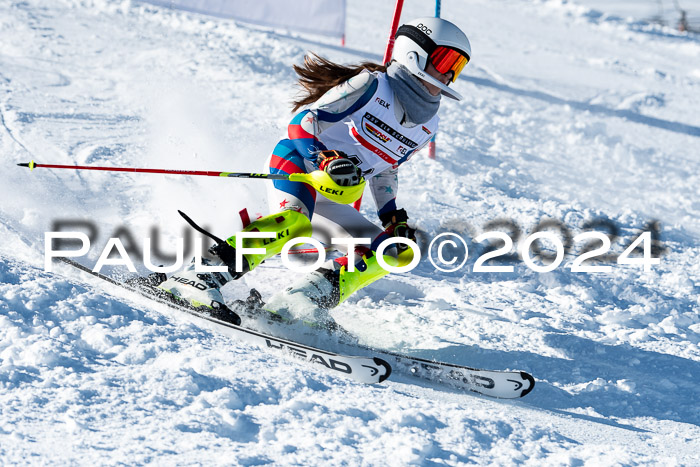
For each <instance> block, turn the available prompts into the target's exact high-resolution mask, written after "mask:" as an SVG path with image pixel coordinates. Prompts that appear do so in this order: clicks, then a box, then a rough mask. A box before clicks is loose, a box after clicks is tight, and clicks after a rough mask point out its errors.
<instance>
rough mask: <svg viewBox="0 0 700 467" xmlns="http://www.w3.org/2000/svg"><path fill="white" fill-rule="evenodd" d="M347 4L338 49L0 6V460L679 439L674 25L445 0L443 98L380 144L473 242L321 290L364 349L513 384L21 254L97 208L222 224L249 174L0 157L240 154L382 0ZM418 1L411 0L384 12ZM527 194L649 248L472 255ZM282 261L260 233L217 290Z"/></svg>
mask: <svg viewBox="0 0 700 467" xmlns="http://www.w3.org/2000/svg"><path fill="white" fill-rule="evenodd" d="M349 3H350V6H351V8H350V9H349V11H348V36H347V47H346V48H341V47H338V46H337V45H336V44H334V43H332V42H331V41H328V40H327V39H323V38H313V37H297V36H296V35H290V34H288V33H282V32H270V31H266V30H262V29H260V28H256V27H251V26H246V25H242V24H237V23H235V22H231V21H222V20H213V19H208V18H205V17H201V16H197V15H191V14H183V13H178V12H174V11H171V10H168V9H162V8H156V7H152V6H148V5H144V4H139V3H137V2H128V1H124V2H112V1H107V0H61V1H57V2H49V1H45V0H32V1H27V2H24V1H23V2H7V3H4V4H2V5H1V6H0V44H1V45H2V47H0V151H2V154H3V160H4V161H5V162H6V168H5V170H4V171H3V172H2V173H1V174H0V177H2V182H1V184H0V186H1V187H2V188H0V190H1V193H2V199H3V201H2V204H1V205H0V234H2V238H3V242H2V243H0V297H2V299H1V300H0V463H2V464H45V463H52V464H53V463H58V464H72V463H79V464H90V463H99V464H117V463H123V464H143V463H158V464H183V463H185V464H189V463H196V464H227V465H231V464H233V465H261V464H274V465H280V464H294V465H297V464H298V465H310V464H315V465H346V464H347V465H385V464H389V465H409V464H422V465H441V464H447V465H461V464H470V463H479V464H496V465H510V464H513V463H525V464H530V465H582V464H585V465H638V464H664V465H696V464H698V463H700V457H699V455H698V452H700V441H699V440H700V428H699V426H700V406H699V405H698V400H700V389H698V386H700V376H698V375H700V347H699V345H700V319H699V310H700V293H699V292H700V262H698V257H700V244H699V242H698V237H699V236H700V196H699V194H700V193H699V191H698V186H700V170H699V166H700V164H699V163H698V159H697V157H698V151H697V149H696V148H697V146H698V140H699V138H700V113H698V112H696V111H694V109H697V108H698V104H699V103H700V102H699V101H700V97H699V96H700V93H698V89H700V65H698V63H700V61H699V60H698V58H700V40H699V39H698V38H697V36H694V35H692V34H691V35H688V34H681V33H678V32H676V31H674V30H672V29H668V28H662V27H660V26H653V25H648V24H646V23H644V22H642V21H639V20H634V19H625V18H621V17H619V16H614V15H609V14H606V13H604V12H601V11H599V10H595V9H591V8H589V7H586V6H582V5H579V4H576V3H571V2H561V1H554V0H550V1H537V2H524V1H515V0H505V1H502V2H488V1H485V0H482V1H476V2H468V3H467V2H458V1H456V0H453V1H447V0H446V1H444V2H443V7H442V8H443V9H442V11H443V16H445V17H448V18H450V19H454V20H455V21H456V22H457V23H458V24H460V25H461V26H463V27H464V28H465V30H466V31H467V32H468V35H469V37H470V39H471V41H472V47H473V50H474V57H473V60H472V63H470V64H469V66H468V67H467V68H466V69H465V78H466V79H463V80H460V82H458V83H456V84H455V85H456V86H457V89H458V90H459V91H460V92H461V93H463V94H464V95H466V96H467V98H466V99H465V101H464V102H463V103H454V102H447V101H446V100H445V101H443V104H444V105H443V106H442V108H441V110H440V112H441V133H440V135H439V137H438V150H439V154H438V159H437V160H436V161H431V160H428V159H427V158H426V157H425V155H423V154H419V155H417V156H416V157H414V159H413V160H412V161H410V162H409V163H408V164H406V165H404V166H403V167H402V171H401V172H402V173H401V191H400V193H399V204H400V205H401V206H404V207H405V208H406V209H407V211H408V213H409V215H410V216H411V220H412V221H414V222H415V223H416V225H417V226H418V227H419V228H420V230H421V231H422V232H424V235H425V237H426V238H432V237H433V236H435V235H436V234H438V233H440V232H443V231H450V232H456V233H459V234H462V235H463V236H464V237H465V239H467V241H468V246H469V251H470V255H469V259H468V261H467V263H466V265H465V266H464V268H462V269H460V270H459V271H458V272H454V273H442V272H439V271H436V270H435V268H433V267H432V266H431V265H430V264H429V263H428V262H427V260H425V259H424V260H423V261H422V263H421V264H420V265H419V266H418V268H416V269H415V270H414V271H413V272H411V273H410V274H404V275H400V276H399V275H394V276H389V277H388V278H386V279H384V280H382V281H380V282H377V283H375V284H373V285H372V286H370V287H368V288H367V289H365V290H363V291H361V292H359V293H358V294H357V295H356V296H354V297H352V298H351V299H350V300H348V302H346V303H345V304H343V306H342V307H340V308H339V309H338V310H335V311H334V312H333V316H334V317H335V319H336V320H337V321H338V322H339V323H340V324H341V325H343V326H344V327H345V328H346V329H348V330H350V331H351V332H353V333H355V334H356V335H357V336H358V338H359V339H360V341H361V342H362V343H364V344H367V345H370V346H376V347H380V348H386V349H389V350H394V351H398V352H403V353H410V354H415V355H418V356H421V357H425V358H435V359H438V360H443V361H448V362H454V363H459V364H465V365H469V366H475V367H484V368H494V369H497V368H503V369H505V368H511V369H522V370H525V371H528V372H530V373H532V374H533V375H534V376H535V378H536V379H537V386H536V387H535V390H534V391H533V392H532V393H531V394H530V395H528V396H527V397H526V398H525V399H523V400H520V401H510V402H508V401H496V400H490V399H488V398H484V397H479V396H475V395H464V394H460V393H457V392H454V391H452V390H449V389H445V388H442V387H439V386H433V385H430V384H425V383H420V385H418V384H416V383H415V381H412V380H411V379H410V378H407V377H396V378H394V377H392V378H391V380H390V381H388V382H386V383H383V384H381V385H376V386H360V385H358V384H356V383H353V382H350V381H347V380H344V379H338V378H334V377H332V376H330V375H327V374H325V373H323V372H320V371H318V370H316V369H314V368H313V367H312V366H307V365H304V364H299V363H298V362H294V361H291V360H288V359H285V358H281V357H279V356H276V355H269V354H266V353H264V352H262V351H260V350H258V349H255V348H252V347H249V346H247V345H246V344H243V343H240V342H235V341H232V340H231V339H229V338H227V337H225V336H222V335H219V334H217V333H216V332H215V331H213V330H210V329H207V328H203V327H199V326H197V324H196V322H193V321H192V320H188V319H185V318H184V317H182V316H178V315H177V314H176V313H175V312H173V311H172V310H170V309H168V308H167V307H165V306H161V305H157V304H153V303H151V302H150V301H148V300H147V299H143V298H138V297H133V296H129V295H128V294H124V293H123V292H120V291H118V290H116V289H115V288H110V287H109V286H105V285H104V284H101V283H99V282H95V281H94V280H91V279H89V278H87V277H85V276H83V275H81V274H77V273H76V272H75V271H73V270H71V269H70V268H66V267H65V266H63V267H62V266H59V265H56V266H54V267H55V272H54V273H48V272H44V271H43V254H42V253H43V249H44V244H43V233H44V232H45V231H49V230H52V229H53V226H54V224H55V222H56V221H67V220H72V221H79V222H82V223H83V227H82V228H85V225H86V223H87V224H90V223H92V224H93V225H94V226H95V227H96V229H97V230H96V232H94V233H95V234H96V239H95V241H94V242H93V248H92V249H91V251H90V254H89V257H88V258H84V261H83V262H84V263H85V264H94V262H95V261H96V259H97V257H98V256H99V253H100V252H101V247H102V246H104V244H105V242H106V240H107V238H109V237H110V236H112V235H113V234H114V233H115V232H119V229H120V226H127V227H128V232H129V233H130V234H131V238H130V239H127V240H131V241H132V243H133V245H131V246H133V247H134V248H136V249H138V248H140V246H141V239H142V238H144V237H147V236H151V237H154V238H155V237H157V238H159V239H160V241H161V245H163V249H164V250H166V251H168V249H167V245H172V242H173V240H174V239H175V238H178V237H181V236H182V235H183V232H185V229H184V228H183V222H182V220H181V219H180V218H179V216H177V214H176V209H182V210H183V211H185V212H188V213H190V214H191V215H192V216H193V218H195V220H196V221H198V222H201V223H202V224H204V225H206V226H207V227H209V228H210V229H211V230H212V231H214V232H215V233H217V234H218V235H220V236H223V235H230V234H232V233H233V232H235V231H236V229H238V228H240V222H239V221H238V219H237V213H238V211H239V210H240V209H242V208H243V207H247V208H248V209H249V211H250V212H251V214H253V215H256V214H257V213H263V212H266V206H265V202H264V200H263V199H262V198H263V197H264V185H262V183H264V182H261V181H256V180H252V181H239V180H236V181H233V182H232V181H230V180H219V179H215V178H214V179H209V178H206V179H202V178H204V177H200V178H197V177H182V176H160V175H138V174H121V173H120V174H115V173H106V172H105V173H103V172H70V171H50V170H45V169H37V170H36V171H34V172H33V173H30V172H29V171H27V170H26V169H20V168H18V167H15V165H14V164H15V163H18V162H27V161H29V160H32V159H33V160H36V161H37V162H39V163H41V162H45V163H57V164H92V165H127V166H137V167H156V168H180V169H198V170H226V171H259V170H260V167H261V164H262V162H263V160H264V158H265V156H266V155H267V154H268V152H269V151H270V150H271V148H272V147H273V146H274V144H275V143H276V141H277V139H278V138H279V136H280V134H281V133H282V131H283V130H284V127H285V125H286V123H287V122H288V120H289V118H290V115H289V114H288V110H289V106H288V102H289V100H290V98H291V96H292V95H293V93H294V86H293V82H294V74H293V71H292V70H291V65H292V64H293V63H299V62H300V61H301V59H302V57H303V55H304V53H305V52H306V51H307V50H313V51H317V52H320V53H321V54H323V55H326V56H328V57H330V58H331V59H334V60H338V61H342V62H357V61H360V60H366V59H370V60H377V61H378V60H380V58H381V57H380V55H379V53H377V52H379V51H382V50H383V44H384V41H385V40H386V34H387V29H388V22H389V19H388V18H390V17H391V11H392V6H391V5H390V2H387V3H386V5H385V4H381V5H378V4H376V2H375V3H370V2H368V1H366V0H351V1H350V2H349ZM627 3H629V2H627ZM368 11H372V12H373V14H372V15H369V16H368V15H367V14H366V12H368ZM504 12H506V13H504ZM432 14H433V10H432V6H430V5H428V4H427V3H426V4H421V2H407V3H406V6H405V7H404V15H403V18H410V17H416V16H421V15H432ZM370 51H374V53H373V52H370ZM373 210H374V206H373V202H372V201H371V200H369V199H367V200H366V202H365V203H364V206H363V212H365V213H366V214H367V215H368V216H371V215H373V214H372V211H373ZM546 219H551V220H556V221H559V222H561V223H563V225H565V226H566V227H567V229H568V230H569V231H570V232H571V234H572V235H576V234H577V233H580V232H582V231H583V226H584V224H585V222H586V221H588V220H591V219H606V220H607V221H608V222H610V223H612V224H613V225H614V226H615V227H616V228H617V229H618V231H619V237H620V238H619V239H618V240H617V241H616V242H615V243H614V244H613V249H612V251H613V252H614V253H615V254H619V253H620V252H622V250H623V249H624V247H625V246H626V245H628V244H629V243H630V242H631V241H632V240H633V239H634V238H635V237H636V235H637V234H638V233H639V231H640V230H641V229H643V228H645V226H646V225H647V224H648V223H649V222H651V221H658V225H659V226H660V227H659V228H660V236H661V241H660V243H657V246H660V247H662V248H663V250H664V251H663V254H662V256H661V264H660V265H658V266H655V267H653V268H652V269H651V271H643V270H642V268H641V267H639V266H623V265H616V264H613V265H612V271H611V272H610V273H598V274H581V273H578V274H577V273H573V272H571V270H570V267H571V263H572V261H573V258H574V256H573V255H567V257H566V259H565V261H564V263H563V264H562V265H561V266H559V267H558V268H557V269H556V270H555V271H553V272H550V273H546V274H538V273H535V272H533V271H532V270H530V269H528V268H527V267H526V266H525V265H524V264H523V263H522V262H516V263H514V266H515V271H514V272H513V273H474V272H472V268H473V267H474V262H475V259H476V257H477V256H478V255H479V254H480V253H481V252H482V251H483V245H479V244H476V243H475V242H474V241H473V239H474V238H475V237H476V236H478V235H479V234H480V233H483V232H484V231H487V230H489V229H490V228H489V223H493V222H494V221H499V220H501V221H503V220H508V221H509V222H512V223H515V224H516V225H517V227H518V228H519V229H520V231H521V236H522V237H524V236H525V235H527V234H528V233H530V232H531V231H532V229H533V228H535V226H536V225H537V224H538V223H539V222H540V221H541V220H546ZM122 233H124V232H123V231H122ZM125 243H126V242H125ZM580 250H581V245H580V244H575V245H574V246H573V249H572V253H573V254H576V253H578V252H580ZM289 281H290V277H289V274H288V273H287V272H286V271H285V270H284V269H283V267H282V266H281V263H280V262H279V261H276V260H270V261H268V262H266V263H265V264H264V265H262V266H261V267H260V268H259V269H257V270H256V271H253V272H252V273H250V274H248V275H246V276H245V277H244V278H243V279H242V280H241V281H239V283H237V284H232V285H231V286H227V287H226V288H225V289H224V292H225V295H226V297H227V298H229V299H234V298H240V297H242V296H244V295H245V293H246V290H247V288H248V287H256V288H258V289H259V290H260V291H261V292H262V293H263V295H264V296H269V294H271V293H272V292H274V291H275V290H278V289H279V287H283V286H285V285H287V284H288V283H289ZM297 337H298V338H300V339H309V337H308V336H304V335H300V336H297ZM309 343H312V344H313V343H315V342H309ZM316 343H317V342H316ZM323 343H324V344H325V345H332V343H331V342H323Z"/></svg>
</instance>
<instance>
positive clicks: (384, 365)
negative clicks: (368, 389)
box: [373, 357, 391, 383]
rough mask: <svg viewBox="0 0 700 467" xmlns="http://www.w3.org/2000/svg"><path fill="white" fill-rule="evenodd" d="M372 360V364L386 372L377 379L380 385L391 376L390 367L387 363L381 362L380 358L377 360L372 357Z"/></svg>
mask: <svg viewBox="0 0 700 467" xmlns="http://www.w3.org/2000/svg"><path fill="white" fill-rule="evenodd" d="M373 360H374V363H376V364H377V365H379V366H382V367H384V368H385V369H386V372H385V373H384V374H383V375H382V376H380V377H379V382H380V383H382V382H384V381H386V380H387V379H388V378H389V376H391V365H389V363H388V362H387V361H385V360H382V359H381V358H378V357H374V358H373Z"/></svg>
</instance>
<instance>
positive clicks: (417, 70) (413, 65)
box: [406, 52, 464, 101]
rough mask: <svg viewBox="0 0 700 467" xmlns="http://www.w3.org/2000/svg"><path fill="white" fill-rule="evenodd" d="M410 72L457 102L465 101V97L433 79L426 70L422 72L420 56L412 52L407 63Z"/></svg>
mask: <svg viewBox="0 0 700 467" xmlns="http://www.w3.org/2000/svg"><path fill="white" fill-rule="evenodd" d="M407 65H408V66H407V67H406V68H408V70H409V71H410V72H411V73H413V74H414V75H416V76H417V77H419V78H420V79H422V80H424V81H427V82H428V83H430V84H432V85H433V86H436V87H438V88H440V91H441V92H442V94H443V95H445V96H447V97H449V98H451V99H454V100H456V101H461V100H462V99H464V97H463V96H462V95H461V94H460V93H458V92H457V91H455V90H454V89H450V88H449V87H447V86H446V85H445V84H443V83H441V82H440V81H438V80H437V79H435V78H433V77H432V76H430V75H429V74H428V73H426V72H425V71H424V70H421V67H420V66H418V54H417V53H415V52H411V53H409V54H408V63H407Z"/></svg>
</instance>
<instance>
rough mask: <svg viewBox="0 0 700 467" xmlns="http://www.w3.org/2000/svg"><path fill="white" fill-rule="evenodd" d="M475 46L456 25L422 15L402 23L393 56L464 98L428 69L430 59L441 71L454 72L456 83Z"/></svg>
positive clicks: (446, 92) (447, 92)
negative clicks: (432, 74) (429, 72)
mask: <svg viewBox="0 0 700 467" xmlns="http://www.w3.org/2000/svg"><path fill="white" fill-rule="evenodd" d="M471 54H472V48H471V45H470V44H469V39H467V36H466V35H465V34H464V33H463V32H462V30H461V29H459V28H458V27H457V26H455V25H454V24H452V23H450V22H449V21H446V20H444V19H441V18H433V17H426V18H418V19H414V20H413V21H409V22H408V23H406V24H404V25H402V26H401V27H400V28H399V29H398V30H397V31H396V41H395V42H394V51H393V53H392V55H391V58H392V59H394V60H396V61H397V62H399V63H400V64H401V65H403V66H405V67H406V68H408V70H409V71H410V72H411V73H412V74H413V75H415V76H417V77H418V78H420V79H422V80H425V81H427V82H429V83H430V84H432V85H434V86H437V87H438V88H440V90H441V91H442V94H444V95H446V96H447V97H451V98H452V99H456V100H458V101H459V100H462V95H461V94H459V93H458V92H457V91H454V90H453V89H450V88H449V87H447V86H446V85H444V84H442V83H441V82H440V81H438V80H437V79H435V78H433V77H432V76H430V75H429V74H428V73H427V72H426V71H425V69H426V67H427V65H428V61H430V62H431V63H432V64H433V66H434V67H435V68H436V69H437V70H438V71H439V72H440V73H443V74H444V73H447V72H448V71H452V73H453V75H452V82H454V81H455V80H456V79H457V76H459V73H460V72H461V71H462V68H464V66H465V65H466V64H467V63H468V62H469V59H470V57H471Z"/></svg>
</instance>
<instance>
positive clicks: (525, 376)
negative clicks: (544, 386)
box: [520, 371, 535, 397]
mask: <svg viewBox="0 0 700 467" xmlns="http://www.w3.org/2000/svg"><path fill="white" fill-rule="evenodd" d="M520 376H522V378H523V379H524V380H526V381H528V382H529V383H530V385H529V386H528V387H527V388H525V389H523V392H521V393H520V397H525V396H527V395H528V394H530V392H531V391H532V390H533V389H535V378H533V377H532V375H531V374H529V373H525V372H524V371H521V372H520Z"/></svg>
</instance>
